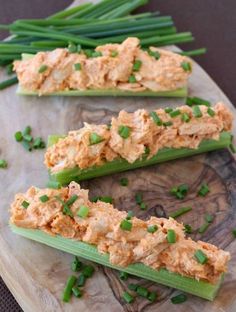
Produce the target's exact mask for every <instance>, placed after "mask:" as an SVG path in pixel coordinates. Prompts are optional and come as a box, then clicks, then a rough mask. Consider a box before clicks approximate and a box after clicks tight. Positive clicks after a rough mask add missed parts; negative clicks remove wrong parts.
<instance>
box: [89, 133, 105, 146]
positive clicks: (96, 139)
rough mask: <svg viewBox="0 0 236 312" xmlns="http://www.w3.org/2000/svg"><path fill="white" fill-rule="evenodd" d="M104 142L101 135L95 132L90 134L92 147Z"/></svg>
mask: <svg viewBox="0 0 236 312" xmlns="http://www.w3.org/2000/svg"><path fill="white" fill-rule="evenodd" d="M102 141H103V138H102V137H101V136H100V135H98V134H97V133H95V132H92V133H90V136H89V142H90V145H95V144H98V143H101V142H102Z"/></svg>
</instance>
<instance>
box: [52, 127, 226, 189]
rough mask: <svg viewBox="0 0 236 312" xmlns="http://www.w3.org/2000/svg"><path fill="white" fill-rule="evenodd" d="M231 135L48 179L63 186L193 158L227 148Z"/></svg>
mask: <svg viewBox="0 0 236 312" xmlns="http://www.w3.org/2000/svg"><path fill="white" fill-rule="evenodd" d="M49 138H50V142H52V141H53V140H54V141H55V142H56V140H58V138H60V136H56V137H53V136H50V137H49ZM231 140H232V139H231V134H230V133H229V132H222V133H221V135H220V139H219V140H204V141H202V142H201V144H200V145H199V147H198V148H197V149H190V148H180V149H174V148H163V149H162V150H160V151H158V152H157V154H156V155H154V156H153V157H151V158H150V159H147V158H143V159H140V160H136V161H135V162H134V163H132V164H130V163H128V162H127V161H126V160H125V159H121V158H119V159H115V160H113V161H111V162H106V163H105V164H104V165H101V166H93V167H90V168H87V169H80V168H78V167H76V168H71V169H65V170H62V171H60V172H58V173H55V174H50V179H51V180H53V181H57V182H59V183H61V184H63V185H65V184H68V183H70V182H71V181H77V182H79V181H82V180H88V179H93V178H96V177H100V176H104V175H108V174H112V173H117V172H122V171H126V170H131V169H136V168H141V167H145V166H150V165H154V164H158V163H161V162H165V161H169V160H174V159H178V158H182V157H187V156H193V155H197V154H201V153H205V152H209V151H214V150H218V149H222V148H227V147H229V146H230V144H231Z"/></svg>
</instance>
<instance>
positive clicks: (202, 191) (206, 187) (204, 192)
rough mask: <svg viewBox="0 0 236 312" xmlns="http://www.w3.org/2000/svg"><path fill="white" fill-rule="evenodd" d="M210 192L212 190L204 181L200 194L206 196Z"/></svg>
mask: <svg viewBox="0 0 236 312" xmlns="http://www.w3.org/2000/svg"><path fill="white" fill-rule="evenodd" d="M209 192H210V190H209V187H208V185H207V184H206V183H203V184H202V185H201V187H200V190H199V191H198V195H199V196H202V197H205V196H206V195H207V193H209Z"/></svg>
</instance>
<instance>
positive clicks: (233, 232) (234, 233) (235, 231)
mask: <svg viewBox="0 0 236 312" xmlns="http://www.w3.org/2000/svg"><path fill="white" fill-rule="evenodd" d="M232 234H233V236H234V237H235V238H236V228H235V229H233V230H232Z"/></svg>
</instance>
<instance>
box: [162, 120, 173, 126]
mask: <svg viewBox="0 0 236 312" xmlns="http://www.w3.org/2000/svg"><path fill="white" fill-rule="evenodd" d="M172 125H173V122H172V121H166V122H163V126H165V127H170V126H172Z"/></svg>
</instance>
